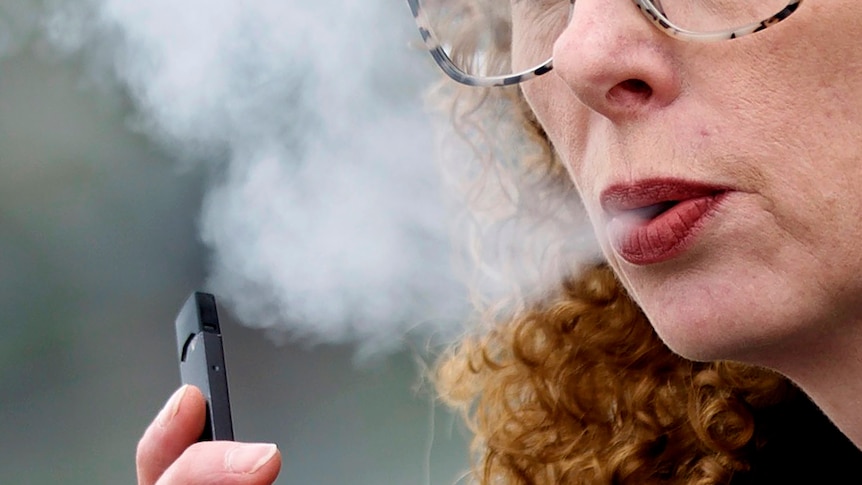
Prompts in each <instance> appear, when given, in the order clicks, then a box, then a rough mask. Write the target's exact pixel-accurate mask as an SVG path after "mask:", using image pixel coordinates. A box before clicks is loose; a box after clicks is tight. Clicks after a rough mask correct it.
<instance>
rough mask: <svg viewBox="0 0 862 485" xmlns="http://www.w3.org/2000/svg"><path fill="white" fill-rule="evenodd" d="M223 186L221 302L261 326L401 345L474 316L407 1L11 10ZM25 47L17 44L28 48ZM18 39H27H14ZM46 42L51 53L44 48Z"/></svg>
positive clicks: (209, 200)
mask: <svg viewBox="0 0 862 485" xmlns="http://www.w3.org/2000/svg"><path fill="white" fill-rule="evenodd" d="M6 4H7V5H6V7H4V8H5V10H6V11H7V12H12V13H14V14H15V16H16V18H18V19H19V20H17V21H15V22H17V24H16V25H24V23H22V21H21V20H20V19H24V20H26V22H27V24H26V25H30V26H32V28H30V27H28V28H26V29H25V30H27V31H26V32H23V31H22V32H20V33H17V34H14V35H6V36H5V37H0V55H2V54H3V53H4V52H6V53H8V52H10V51H11V50H13V49H14V48H16V46H17V45H18V44H17V43H20V42H19V41H20V39H22V38H25V37H27V36H37V37H39V38H40V39H44V45H45V46H47V47H45V48H46V49H51V50H53V51H55V52H57V53H59V54H61V55H74V56H81V57H82V58H83V59H85V62H86V63H87V65H88V66H89V72H90V77H91V80H92V81H94V82H97V83H106V84H112V85H114V86H119V87H120V88H121V89H122V90H124V91H125V92H126V93H127V95H128V98H129V99H130V100H131V102H132V103H133V104H134V109H135V115H134V118H133V119H132V120H130V126H132V127H133V129H136V130H140V131H142V132H144V133H146V134H147V135H148V136H150V137H151V138H152V139H153V140H155V141H156V142H157V143H159V144H161V145H162V146H164V147H166V148H167V149H168V150H169V151H170V152H171V153H172V154H173V155H174V156H175V157H176V158H177V159H178V160H182V161H194V162H195V163H205V164H207V166H208V167H209V173H210V174H211V184H210V187H209V189H208V192H207V194H206V199H205V201H204V205H203V211H202V214H201V220H200V223H201V235H202V239H203V241H204V242H205V243H206V244H207V246H208V247H209V248H210V249H211V279H210V281H209V285H210V286H209V290H211V291H213V292H215V293H216V294H218V295H219V296H220V297H221V300H222V302H223V303H224V304H225V305H226V306H230V308H232V309H233V310H234V311H235V312H236V314H237V315H238V316H239V317H240V319H241V320H242V321H243V322H245V323H246V324H248V325H251V326H255V327H261V328H266V329H269V330H271V331H272V332H273V333H274V334H278V335H287V334H289V335H292V336H297V337H302V338H306V339H309V340H312V341H325V342H345V341H352V340H359V341H361V342H363V344H364V345H366V346H371V347H375V348H378V347H380V346H383V347H388V348H392V347H393V346H395V345H398V344H399V342H400V340H401V339H403V338H404V336H405V335H407V334H409V333H411V332H413V333H416V332H418V333H421V334H442V335H447V334H450V333H452V332H453V331H455V330H456V328H457V325H458V324H457V323H456V322H458V321H459V320H460V318H459V317H460V316H462V315H463V297H462V295H463V290H462V289H461V288H460V287H459V285H458V284H456V283H455V282H454V281H453V278H452V275H451V271H450V258H449V250H448V247H449V245H448V240H447V232H446V225H445V219H446V215H445V214H444V210H443V207H444V206H445V204H444V202H443V200H442V199H441V196H440V188H439V187H438V184H437V181H438V176H437V174H436V173H435V169H434V165H433V163H432V155H431V153H432V151H433V150H432V146H431V142H430V139H431V136H430V133H429V131H430V130H429V128H428V126H427V122H426V118H425V116H424V115H423V114H422V112H421V110H422V108H421V103H420V99H421V96H420V92H421V90H422V88H423V86H424V85H425V84H426V83H427V82H428V81H430V80H431V78H432V77H431V76H432V74H431V73H430V71H429V70H428V65H427V62H426V60H425V59H424V56H422V55H420V54H418V53H417V52H416V51H415V50H411V49H410V48H409V47H408V43H409V42H411V41H414V40H415V36H416V34H415V33H414V32H413V26H412V24H411V21H412V19H411V18H410V15H409V11H408V9H407V7H406V5H403V2H402V1H400V0H341V1H334V0H315V1H313V2H308V1H285V0H243V1H240V0H184V1H182V2H177V1H175V0H147V1H145V2H141V1H129V0H53V1H46V2H41V3H40V2H33V1H32V0H22V1H13V0H6ZM16 39H17V40H16ZM16 42H17V43H16ZM40 42H41V41H40Z"/></svg>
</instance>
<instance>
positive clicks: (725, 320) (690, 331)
mask: <svg viewBox="0 0 862 485" xmlns="http://www.w3.org/2000/svg"><path fill="white" fill-rule="evenodd" d="M689 276H692V278H689V279H687V278H685V277H684V276H677V277H676V278H674V279H673V280H670V281H669V282H668V281H666V282H665V283H664V284H661V285H658V286H657V287H653V288H650V287H647V288H642V289H637V288H635V289H634V291H633V292H632V293H633V294H634V295H635V299H636V301H638V303H639V305H640V307H641V309H642V310H643V311H644V313H645V314H646V316H647V318H648V319H649V321H650V323H651V324H652V326H653V328H654V329H655V331H656V333H657V334H658V336H659V338H661V340H662V341H663V342H664V343H665V345H667V346H668V347H669V348H670V349H671V351H673V352H674V353H676V354H678V355H680V356H682V357H684V358H686V359H689V360H694V361H715V360H735V361H742V362H747V363H752V364H761V363H763V362H764V361H765V359H764V356H765V355H767V354H772V350H774V349H776V348H779V347H784V346H785V344H787V342H788V341H789V340H790V339H791V338H792V337H793V335H794V334H798V332H799V331H800V329H801V328H800V324H801V323H802V322H801V321H800V320H799V319H797V318H792V317H791V316H790V315H789V314H788V313H786V312H785V311H782V310H788V309H789V307H788V306H787V302H786V300H785V299H786V298H787V297H789V295H781V296H779V295H768V296H767V295H764V294H763V293H762V292H759V291H757V290H756V289H755V288H746V287H745V286H744V285H740V284H738V283H737V284H734V283H733V280H732V279H728V278H709V279H710V280H711V281H700V282H698V281H697V280H696V279H695V278H694V275H689ZM698 283H700V284H698ZM776 297H777V298H776ZM774 298H776V299H774ZM776 302H781V303H780V304H779V305H775V303H776ZM789 313H792V312H789ZM797 336H798V335H797Z"/></svg>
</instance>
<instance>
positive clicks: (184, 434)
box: [136, 386, 281, 485]
mask: <svg viewBox="0 0 862 485" xmlns="http://www.w3.org/2000/svg"><path fill="white" fill-rule="evenodd" d="M205 420H206V402H205V401H204V397H203V395H202V394H201V392H200V391H199V390H198V389H197V388H196V387H194V386H183V387H181V388H180V389H179V390H178V391H177V392H176V393H174V395H173V396H172V397H171V399H170V400H168V403H167V404H165V407H164V409H162V411H161V412H160V413H159V415H158V416H157V417H156V419H155V421H153V422H152V423H151V424H150V426H149V427H148V428H147V430H146V431H145V432H144V436H143V437H141V440H140V441H139V442H138V452H137V458H136V461H137V466H138V485H171V484H176V485H198V484H200V485H204V484H207V485H209V484H214V483H218V484H223V485H270V484H272V483H273V482H274V481H275V479H276V477H277V476H278V472H279V470H280V469H281V454H280V453H279V451H278V448H276V446H275V445H273V444H262V443H256V444H251V443H249V444H243V443H237V442H234V441H210V442H202V443H196V441H197V439H198V437H199V436H200V434H201V431H203V428H204V423H205Z"/></svg>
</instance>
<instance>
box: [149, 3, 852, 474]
mask: <svg viewBox="0 0 862 485" xmlns="http://www.w3.org/2000/svg"><path fill="white" fill-rule="evenodd" d="M410 3H411V6H412V7H413V8H414V13H415V14H417V19H418V20H419V21H420V26H421V27H422V30H423V34H424V35H425V37H426V39H427V41H428V42H429V47H431V48H432V49H434V50H433V51H432V53H433V54H434V55H435V57H436V58H437V60H438V62H439V63H441V65H442V67H444V69H445V70H446V71H447V73H448V74H449V75H450V76H452V77H454V78H456V80H458V81H461V82H462V83H465V84H472V85H479V86H489V85H512V84H517V86H516V87H509V88H491V89H484V90H483V89H481V88H470V89H472V90H473V91H468V92H467V93H466V94H465V93H464V92H457V91H456V90H450V92H448V93H446V94H447V96H450V99H452V100H453V104H452V109H453V110H455V112H456V114H457V115H458V116H456V118H455V119H456V121H457V122H458V124H457V127H456V129H457V130H458V131H459V134H460V135H461V136H462V137H464V138H466V139H467V140H468V143H469V145H470V146H471V147H472V148H473V150H474V152H475V153H476V155H477V158H483V159H486V158H487V159H493V160H494V161H495V162H497V166H498V167H502V169H503V170H504V171H505V172H508V173H512V172H513V171H515V172H518V173H521V174H523V176H522V177H516V178H515V180H516V182H517V183H515V186H514V189H513V188H512V186H510V185H507V189H511V190H509V192H508V194H509V197H508V199H507V200H509V201H511V207H512V208H513V210H506V211H499V210H495V211H494V212H487V213H482V214H483V216H482V217H478V218H477V220H479V221H480V222H481V223H482V224H481V226H480V229H485V228H488V227H500V224H499V221H503V220H512V219H518V218H520V217H521V214H527V215H526V216H524V218H525V219H530V218H536V217H537V216H538V219H535V220H541V221H544V222H547V221H549V220H552V221H554V222H555V223H557V224H556V225H557V227H558V228H559V229H560V230H561V231H562V232H563V233H565V232H566V229H567V228H566V227H564V226H561V224H563V223H565V221H567V220H568V221H574V219H573V218H576V217H577V216H576V215H575V214H573V213H574V212H576V210H577V207H574V206H573V205H572V204H564V205H562V208H561V205H560V204H556V203H554V202H549V200H551V197H550V194H556V193H558V192H560V191H561V190H562V191H563V192H565V189H566V188H572V189H573V190H574V191H576V193H577V194H578V196H579V199H580V201H581V204H582V206H583V209H585V211H586V214H587V215H588V217H589V220H590V222H591V224H592V227H593V229H594V232H595V235H596V239H597V241H598V243H599V245H600V247H601V254H602V257H603V260H604V263H603V264H600V265H595V266H592V267H590V266H588V265H573V264H568V263H569V261H566V259H565V258H566V256H567V254H569V251H570V250H571V248H569V247H567V246H566V245H565V244H563V245H561V246H559V247H558V248H555V252H556V254H554V255H553V256H555V257H554V258H552V259H553V260H554V261H560V259H559V258H563V259H562V261H566V263H567V264H566V265H565V266H566V267H567V268H568V267H569V266H575V267H576V270H575V271H573V272H572V274H571V275H569V276H567V277H566V278H564V279H563V281H562V283H561V284H558V285H557V286H556V289H555V290H553V291H546V292H545V293H543V294H541V295H539V296H540V298H538V299H531V298H532V297H533V296H534V295H532V294H527V292H523V291H522V292H521V293H520V296H521V298H518V299H516V300H514V303H513V304H511V305H509V306H508V308H509V309H510V310H511V311H510V312H507V313H502V314H503V315H505V316H504V317H500V316H499V315H501V312H496V311H495V312H488V314H489V315H491V316H489V317H488V319H489V321H491V322H492V323H493V324H494V325H493V327H492V330H490V331H488V332H486V333H485V334H482V335H479V336H475V337H471V338H468V339H465V341H464V342H463V344H462V345H460V346H459V347H458V348H457V349H454V350H453V351H452V352H451V353H450V355H449V356H448V357H447V358H446V359H445V360H444V362H443V364H442V365H441V368H440V373H439V384H440V388H441V391H442V394H443V396H444V397H445V398H447V399H448V400H449V401H450V402H452V403H453V404H455V405H456V406H462V407H463V408H464V409H465V410H467V411H469V414H468V419H469V420H470V422H471V423H472V425H473V427H474V429H475V431H476V433H477V438H476V458H477V473H476V477H477V479H478V480H479V481H480V482H481V483H487V484H490V483H505V484H510V483H511V484H534V483H535V484H551V483H565V484H568V483H729V482H732V483H789V482H793V483H800V482H802V483H807V482H808V481H812V482H817V483H830V482H832V481H837V480H839V479H840V478H841V477H843V476H844V474H845V473H851V474H852V473H854V472H855V473H856V474H857V475H858V472H859V470H860V469H862V466H861V465H860V456H859V451H858V448H857V447H858V446H862V413H859V412H858V410H857V406H856V403H857V402H859V400H860V399H862V359H860V355H859V350H858V349H860V348H862V325H860V319H862V301H860V300H859V299H860V297H859V296H858V295H862V278H859V276H858V275H859V274H860V270H862V245H860V244H858V242H857V241H858V239H859V236H860V229H859V224H858V220H857V219H858V214H860V213H862V191H860V190H858V187H859V186H860V185H862V170H860V169H859V167H860V159H859V157H860V156H859V155H858V153H859V152H860V150H859V148H860V147H859V143H860V142H859V141H858V140H862V55H860V54H858V48H857V39H858V38H860V34H862V23H860V22H859V21H858V19H860V18H862V5H860V4H859V3H858V2H853V1H851V0H822V1H818V2H814V1H811V0H808V1H804V2H803V1H799V0H795V1H790V2H788V1H787V0H781V1H772V0H761V1H758V2H753V1H750V0H723V1H720V2H707V1H704V2H691V1H690V0H662V1H661V2H658V1H652V2H649V1H646V0H635V1H630V0H610V1H608V0H578V1H577V2H570V1H569V0H547V1H545V0H542V1H527V0H513V1H512V2H500V1H499V0H483V1H480V0H438V1H436V2H432V1H425V0H421V1H418V2H416V1H412V0H411V1H410ZM510 5H511V11H509V6H510ZM438 47H439V48H438ZM510 48H511V50H510ZM501 114H502V115H501ZM498 121H499V123H498ZM507 123H508V126H512V124H514V125H515V126H517V127H518V129H519V130H520V131H519V136H514V137H513V136H509V137H504V138H495V139H494V145H492V144H489V143H487V142H486V140H487V137H493V136H494V135H495V134H498V133H500V132H501V131H503V132H506V130H507V128H506V126H507ZM501 126H502V127H503V128H501ZM506 143H510V144H511V145H512V146H511V147H510V146H508V145H507V144H506ZM510 148H511V150H510ZM513 158H515V159H516V160H515V161H516V162H518V163H513ZM519 171H521V172H519ZM563 175H565V177H564V176H563ZM509 181H511V180H509ZM528 186H529V187H530V188H531V189H532V188H534V187H535V186H539V189H538V190H537V191H535V190H530V191H527V190H526V188H527V187H528ZM513 191H514V192H515V193H514V194H512V192H513ZM524 207H527V209H528V210H524V211H521V210H520V209H522V208H524ZM492 208H493V207H492ZM560 221H562V222H560ZM480 234H484V233H483V232H481V231H480ZM570 237H571V234H570ZM618 281H619V282H621V284H620V283H618ZM501 320H502V321H501ZM649 324H651V326H650V325H649ZM653 329H654V332H653ZM709 362H712V363H709ZM766 369H771V370H766ZM772 371H777V372H778V373H780V374H781V375H783V376H786V377H787V378H788V379H789V380H788V379H785V378H783V377H779V376H778V375H777V374H774V373H773V372H772ZM791 383H792V384H791ZM797 386H798V388H800V389H801V390H802V391H803V392H804V393H805V394H807V395H808V396H810V397H811V399H812V400H813V402H814V403H815V404H816V406H817V407H819V408H820V409H822V410H823V411H824V412H825V414H826V415H827V416H828V418H829V419H830V420H831V421H832V422H834V423H835V424H836V425H837V426H838V428H839V429H840V430H841V431H842V432H843V434H844V435H846V437H848V438H849V440H850V441H848V440H847V439H845V438H844V437H842V436H841V434H839V433H836V432H835V431H834V429H833V428H831V427H830V426H829V424H828V423H827V422H826V421H825V419H823V417H822V416H821V415H820V412H819V411H818V409H817V408H815V407H814V406H812V405H810V403H809V402H808V401H807V400H806V399H805V397H804V395H803V394H802V393H801V392H799V391H797ZM184 395H185V397H184V398H183V399H182V400H181V401H179V402H180V405H179V406H175V405H173V404H171V405H168V407H167V408H166V409H168V411H165V412H163V416H165V415H167V416H171V415H172V416H174V417H173V419H170V420H168V421H166V420H165V419H160V420H157V422H156V424H154V425H152V426H151V427H150V429H149V430H148V431H147V433H146V434H145V436H144V438H142V441H141V445H140V447H139V455H138V465H139V475H140V476H142V478H140V483H154V482H155V480H156V478H157V477H159V476H162V478H161V481H160V482H159V483H211V482H212V481H213V479H212V477H213V476H214V475H209V476H210V479H209V480H203V481H200V480H201V479H200V478H199V477H196V475H195V474H194V473H190V471H191V469H192V468H193V467H197V469H198V472H199V473H204V472H207V473H220V471H221V470H222V469H223V468H224V467H225V466H227V465H228V464H231V463H232V462H231V461H229V460H226V459H225V458H224V453H225V451H226V450H227V449H229V448H230V447H235V446H240V445H236V444H232V443H221V444H218V443H216V444H213V443H210V444H204V445H194V446H193V447H191V448H189V450H187V451H186V452H185V453H183V451H182V450H183V449H184V448H185V446H186V445H187V444H189V443H191V441H192V439H190V437H192V436H195V431H196V430H197V429H198V428H199V427H200V423H201V422H202V412H201V405H200V396H199V395H198V394H197V393H196V392H194V391H192V392H189V391H185V393H184ZM159 423H162V424H159ZM165 423H167V424H165ZM192 424H194V426H192ZM851 442H852V443H855V446H854V445H853V444H852V443H851ZM236 449H237V450H242V449H245V448H236ZM252 449H253V450H254V452H257V453H259V455H253V458H254V459H251V458H250V459H248V460H247V462H246V463H251V464H253V465H260V466H258V467H257V468H256V470H257V472H256V473H254V474H240V475H232V478H231V479H230V480H227V479H226V480H225V481H224V482H220V483H269V482H270V481H271V480H273V479H274V476H275V473H277V467H278V463H279V460H278V457H277V453H276V452H275V451H274V449H273V448H267V447H263V446H261V447H257V448H252ZM154 450H160V451H154ZM250 453H252V452H251V451H250ZM171 463H173V464H172V465H171ZM252 468H255V467H252ZM165 469H167V470H168V471H167V472H164V470H165ZM163 472H164V474H163ZM240 479H242V480H245V481H239V480H240ZM195 480H198V481H195Z"/></svg>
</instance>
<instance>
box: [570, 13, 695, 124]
mask: <svg viewBox="0 0 862 485" xmlns="http://www.w3.org/2000/svg"><path fill="white" fill-rule="evenodd" d="M678 42H680V41H677V40H674V39H671V38H670V37H668V36H666V35H664V34H663V33H661V32H660V31H658V30H657V29H656V28H654V27H653V26H652V25H650V23H649V21H648V20H647V19H646V18H644V17H643V15H642V14H641V13H640V12H639V11H638V9H637V7H636V6H635V5H634V4H633V2H632V1H631V0H578V1H576V2H574V5H573V7H572V18H571V20H570V22H569V25H568V26H567V27H566V30H565V31H564V32H563V33H562V35H561V36H560V37H559V38H558V39H557V42H556V44H555V45H554V71H555V72H556V73H557V76H559V77H560V78H562V79H563V81H564V82H565V83H566V84H567V85H568V86H569V88H570V89H571V90H572V92H573V93H574V94H575V95H576V96H577V97H578V98H579V99H580V101H581V102H582V103H583V104H585V105H586V106H588V107H589V108H591V109H592V110H594V111H596V112H597V113H600V114H601V115H603V116H605V117H607V118H609V119H610V120H611V121H614V122H620V121H623V120H625V119H626V118H628V117H632V116H638V115H641V114H643V113H644V112H646V111H649V110H651V109H658V108H661V107H664V106H667V105H669V104H670V103H672V102H673V101H674V100H675V99H676V98H677V97H678V96H679V94H680V90H681V81H680V72H679V68H678V64H679V61H678V59H676V58H675V56H674V55H673V48H672V47H673V43H678Z"/></svg>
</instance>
